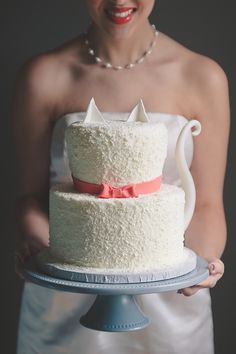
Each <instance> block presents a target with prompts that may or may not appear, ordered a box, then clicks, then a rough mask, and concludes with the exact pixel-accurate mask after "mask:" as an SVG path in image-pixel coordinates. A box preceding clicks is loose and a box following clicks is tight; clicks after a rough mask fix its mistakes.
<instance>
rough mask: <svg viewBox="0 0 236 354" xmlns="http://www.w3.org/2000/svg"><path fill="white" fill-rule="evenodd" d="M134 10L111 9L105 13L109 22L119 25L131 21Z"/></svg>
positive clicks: (128, 8) (124, 8) (127, 8)
mask: <svg viewBox="0 0 236 354" xmlns="http://www.w3.org/2000/svg"><path fill="white" fill-rule="evenodd" d="M135 10H136V9H135V8H134V7H112V8H109V9H106V10H105V12H106V14H107V16H108V18H109V20H110V21H112V22H113V23H115V24H118V25H121V24H124V23H128V22H129V21H130V20H131V19H132V17H133V14H134V12H135Z"/></svg>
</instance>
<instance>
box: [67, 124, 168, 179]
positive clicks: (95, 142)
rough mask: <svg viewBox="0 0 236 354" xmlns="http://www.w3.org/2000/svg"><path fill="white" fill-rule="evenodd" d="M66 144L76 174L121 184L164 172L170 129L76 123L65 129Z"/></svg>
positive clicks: (83, 177) (158, 125)
mask: <svg viewBox="0 0 236 354" xmlns="http://www.w3.org/2000/svg"><path fill="white" fill-rule="evenodd" d="M66 145H67V151H68V157H69V164H70V169H71V171H72V174H73V176H75V177H77V178H79V179H81V180H83V181H86V182H90V183H96V184H100V183H102V182H106V183H110V184H112V185H114V186H122V185H126V184H129V183H139V182H144V181H150V180H153V179H155V178H156V177H158V176H160V175H161V174H162V170H163V165H164V161H165V158H166V153H167V130H166V127H165V126H164V124H161V123H141V122H109V123H107V124H99V123H97V124H96V123H95V124H94V123H86V124H85V123H74V124H72V125H70V126H69V127H68V129H67V130H66Z"/></svg>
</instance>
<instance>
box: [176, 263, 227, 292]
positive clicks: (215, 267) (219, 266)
mask: <svg viewBox="0 0 236 354" xmlns="http://www.w3.org/2000/svg"><path fill="white" fill-rule="evenodd" d="M208 269H209V276H208V277H207V278H206V279H205V280H203V281H202V282H201V283H199V284H197V285H193V286H191V287H189V288H184V289H180V290H178V293H179V294H183V295H185V296H191V295H194V294H195V293H196V292H197V291H198V290H200V289H204V288H214V286H215V285H216V283H217V282H218V280H219V279H220V278H221V277H222V276H223V274H224V263H223V262H222V261H221V260H220V259H218V258H214V259H212V260H211V261H210V262H209V263H208Z"/></svg>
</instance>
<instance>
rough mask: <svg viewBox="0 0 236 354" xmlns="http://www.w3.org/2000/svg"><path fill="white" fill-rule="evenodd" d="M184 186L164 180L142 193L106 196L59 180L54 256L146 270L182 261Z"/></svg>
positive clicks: (54, 199)
mask: <svg viewBox="0 0 236 354" xmlns="http://www.w3.org/2000/svg"><path fill="white" fill-rule="evenodd" d="M183 235H184V191H183V190H182V189H181V188H178V187H176V186H172V185H167V184H163V185H162V187H161V189H160V190H159V191H158V192H156V193H153V194H149V195H142V196H140V197H138V198H119V199H102V198H97V197H96V196H92V195H89V194H80V193H77V192H75V191H74V188H73V185H72V184H61V185H57V186H55V187H53V188H52V189H51V191H50V248H49V252H50V255H51V257H52V259H54V260H56V261H57V262H59V263H60V264H67V265H71V266H76V267H81V268H92V269H109V270H110V271H111V270H112V271H114V272H115V273H117V272H131V273H132V272H136V273H138V272H143V271H144V272H145V271H147V270H150V269H155V270H157V269H165V268H168V267H173V266H174V267H177V266H178V265H181V264H183V261H184V259H185V257H186V254H185V252H184V243H183V242H184V236H183Z"/></svg>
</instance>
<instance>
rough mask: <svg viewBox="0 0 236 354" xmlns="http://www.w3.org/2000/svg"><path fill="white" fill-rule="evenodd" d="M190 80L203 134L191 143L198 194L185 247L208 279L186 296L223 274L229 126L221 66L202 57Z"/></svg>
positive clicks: (226, 83) (225, 88)
mask: <svg viewBox="0 0 236 354" xmlns="http://www.w3.org/2000/svg"><path fill="white" fill-rule="evenodd" d="M190 78H191V75H190ZM193 78H194V82H195V84H193V88H192V90H193V91H192V95H193V96H192V99H193V101H194V104H195V107H196V114H195V117H196V119H198V120H199V121H200V122H201V124H202V132H201V134H200V135H199V136H198V137H196V138H195V141H194V143H195V145H194V158H193V162H192V166H191V172H192V175H193V178H194V182H195V186H196V191H197V195H196V208H195V212H194V215H193V218H192V221H191V223H190V225H189V227H188V229H187V231H186V235H185V244H186V246H187V247H189V248H192V249H193V250H194V251H195V252H196V253H197V254H198V255H200V256H202V257H204V258H205V259H207V260H208V262H209V270H210V276H209V277H208V279H206V280H205V281H204V282H202V283H201V284H199V285H198V286H195V287H191V288H187V289H183V290H182V293H184V294H185V295H192V294H194V293H195V292H196V291H197V290H198V289H199V288H201V287H210V288H211V287H213V286H215V284H216V282H217V280H219V279H220V278H221V276H222V275H223V272H224V265H223V263H222V261H221V260H220V258H221V256H222V254H223V251H224V248H225V243H226V222H225V214H224V206H223V186H224V175H225V168H226V160H227V148H228V137H229V125H230V123H229V121H230V108H229V95H228V82H227V78H226V75H225V73H224V71H223V70H222V69H221V68H220V66H219V65H218V64H216V63H215V62H214V61H212V60H210V59H207V58H204V57H203V59H201V60H200V61H199V62H198V63H195V68H194V73H192V79H193Z"/></svg>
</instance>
